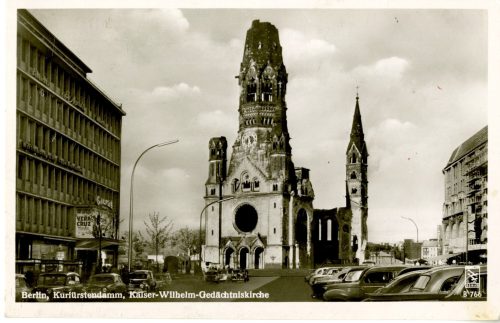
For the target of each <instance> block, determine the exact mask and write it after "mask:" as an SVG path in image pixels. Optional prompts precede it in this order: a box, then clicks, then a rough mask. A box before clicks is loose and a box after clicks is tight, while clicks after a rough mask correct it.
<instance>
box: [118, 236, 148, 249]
mask: <svg viewBox="0 0 500 323" xmlns="http://www.w3.org/2000/svg"><path fill="white" fill-rule="evenodd" d="M128 238H129V236H128V231H125V232H123V236H122V239H123V240H125V245H120V247H119V248H118V253H119V254H120V255H128ZM132 242H133V245H132V248H133V249H134V250H133V251H134V252H135V254H136V255H140V254H141V253H143V252H144V249H145V247H146V243H145V241H144V236H143V235H142V233H141V231H137V232H134V234H133V236H132Z"/></svg>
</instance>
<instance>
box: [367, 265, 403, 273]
mask: <svg viewBox="0 0 500 323" xmlns="http://www.w3.org/2000/svg"><path fill="white" fill-rule="evenodd" d="M406 267H407V266H400V265H394V266H375V267H368V269H367V272H377V271H401V270H403V269H405V268H406Z"/></svg>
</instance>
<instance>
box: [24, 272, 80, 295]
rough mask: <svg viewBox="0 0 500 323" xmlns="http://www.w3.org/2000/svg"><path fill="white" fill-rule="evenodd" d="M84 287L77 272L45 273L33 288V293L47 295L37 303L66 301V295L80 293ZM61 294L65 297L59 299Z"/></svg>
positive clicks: (39, 277)
mask: <svg viewBox="0 0 500 323" xmlns="http://www.w3.org/2000/svg"><path fill="white" fill-rule="evenodd" d="M82 290H83V285H82V283H81V281H80V275H78V274H77V273H75V272H67V273H59V272H57V273H43V274H40V276H38V283H37V286H36V287H35V288H33V290H32V292H33V293H37V292H39V293H41V294H45V295H46V296H47V297H39V298H37V301H39V302H43V301H64V300H67V298H64V293H69V292H80V291H82ZM57 294H60V295H61V296H63V297H59V298H58V297H57Z"/></svg>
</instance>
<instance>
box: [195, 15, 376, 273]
mask: <svg viewBox="0 0 500 323" xmlns="http://www.w3.org/2000/svg"><path fill="white" fill-rule="evenodd" d="M237 78H238V83H239V85H240V99H239V109H238V111H239V129H238V134H237V137H236V140H235V142H234V144H233V146H232V155H231V156H230V158H229V161H228V158H227V157H228V156H227V145H228V143H227V140H226V138H225V137H216V138H212V139H210V141H209V165H208V166H209V167H208V168H209V174H208V179H207V181H206V183H205V196H204V199H205V205H206V209H205V211H204V212H205V213H204V214H203V217H204V223H205V244H204V246H203V248H202V259H203V261H205V262H212V263H219V264H223V265H228V266H230V267H231V268H256V269H260V268H305V267H308V268H310V267H313V266H315V265H317V264H320V263H352V262H353V261H354V259H355V258H357V259H358V261H359V260H362V259H363V257H362V254H364V245H365V244H366V237H367V229H366V217H367V210H368V208H367V183H368V182H367V180H366V174H367V157H368V152H367V149H366V144H365V142H364V135H363V129H362V125H361V115H360V113H359V104H358V100H357V101H356V109H355V115H354V121H353V126H352V131H351V139H350V142H349V145H348V148H347V153H346V158H347V160H346V163H347V168H346V189H347V198H346V207H344V208H337V209H332V210H315V209H314V208H313V200H314V191H313V188H312V184H311V181H310V178H309V169H307V168H303V167H295V165H294V163H293V161H292V148H291V146H290V134H289V132H288V127H287V118H286V113H287V107H286V101H285V95H286V91H287V78H288V74H287V72H286V68H285V65H284V64H283V58H282V49H281V45H280V42H279V35H278V30H277V29H276V27H274V26H273V25H272V24H270V23H268V22H260V21H259V20H255V21H253V23H252V27H251V28H250V29H249V30H248V32H247V36H246V42H245V49H244V55H243V60H242V63H241V66H240V73H239V75H238V76H237ZM218 201H221V202H220V203H219V202H218Z"/></svg>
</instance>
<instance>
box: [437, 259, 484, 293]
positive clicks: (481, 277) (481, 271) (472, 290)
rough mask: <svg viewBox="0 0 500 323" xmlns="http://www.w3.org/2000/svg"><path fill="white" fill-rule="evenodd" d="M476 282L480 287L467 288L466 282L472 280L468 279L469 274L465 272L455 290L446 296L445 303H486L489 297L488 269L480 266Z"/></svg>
mask: <svg viewBox="0 0 500 323" xmlns="http://www.w3.org/2000/svg"><path fill="white" fill-rule="evenodd" d="M475 279H477V280H476V281H477V282H478V284H479V286H477V287H475V286H474V287H471V286H466V282H468V283H470V282H471V280H470V278H467V273H466V272H465V270H464V273H463V274H462V276H460V278H459V280H458V282H457V284H456V285H455V288H453V290H452V291H451V292H450V293H449V294H448V295H446V296H445V297H444V298H443V299H442V300H443V301H486V297H487V285H488V284H487V282H488V267H487V266H486V265H483V266H480V268H479V273H478V275H477V277H476V278H475Z"/></svg>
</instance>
